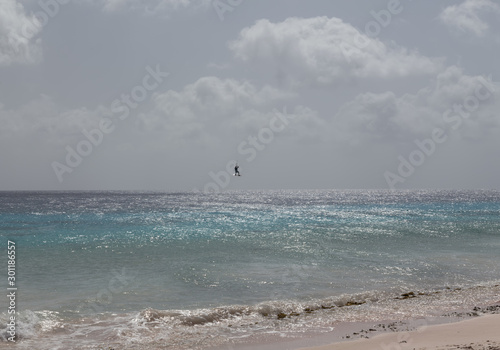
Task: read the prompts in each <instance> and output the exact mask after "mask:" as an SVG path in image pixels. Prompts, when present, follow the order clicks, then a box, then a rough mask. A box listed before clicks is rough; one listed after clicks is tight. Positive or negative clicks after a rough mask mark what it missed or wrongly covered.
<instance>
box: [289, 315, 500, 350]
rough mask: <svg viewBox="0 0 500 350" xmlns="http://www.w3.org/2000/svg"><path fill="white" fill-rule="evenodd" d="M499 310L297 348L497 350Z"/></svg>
mask: <svg viewBox="0 0 500 350" xmlns="http://www.w3.org/2000/svg"><path fill="white" fill-rule="evenodd" d="M499 329H500V314H486V315H481V316H478V317H474V318H471V319H467V320H462V321H459V322H452V323H446V324H438V325H430V326H421V327H419V328H417V329H416V330H411V331H396V332H392V333H382V334H377V335H375V336H374V337H372V338H368V339H357V340H352V341H344V342H338V343H332V344H329V345H321V346H313V347H304V348H298V349H297V350H375V349H383V350H385V349H391V350H413V349H418V350H455V349H456V350H458V349H464V350H465V349H467V350H500V332H498V330H499Z"/></svg>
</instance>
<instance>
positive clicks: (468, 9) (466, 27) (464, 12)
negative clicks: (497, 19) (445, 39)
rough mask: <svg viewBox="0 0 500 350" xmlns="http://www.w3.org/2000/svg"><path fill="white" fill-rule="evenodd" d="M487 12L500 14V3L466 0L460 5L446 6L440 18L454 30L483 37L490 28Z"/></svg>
mask: <svg viewBox="0 0 500 350" xmlns="http://www.w3.org/2000/svg"><path fill="white" fill-rule="evenodd" d="M487 13H496V14H497V15H498V14H500V5H498V4H496V3H494V2H493V1H491V0H465V1H464V2H462V3H461V4H459V5H451V6H448V7H446V8H445V9H444V10H443V11H442V12H441V14H440V15H439V19H440V20H441V21H442V22H443V23H444V24H446V25H447V26H448V28H450V30H452V31H454V32H459V33H471V34H473V35H475V36H477V37H483V36H485V35H486V33H487V32H488V30H489V28H490V26H489V24H488V22H487V21H486V20H485V19H484V17H485V16H484V15H485V14H487Z"/></svg>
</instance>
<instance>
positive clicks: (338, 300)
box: [0, 190, 500, 350]
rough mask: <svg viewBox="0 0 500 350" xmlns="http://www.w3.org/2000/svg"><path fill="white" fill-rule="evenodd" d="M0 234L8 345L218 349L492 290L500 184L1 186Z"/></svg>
mask: <svg viewBox="0 0 500 350" xmlns="http://www.w3.org/2000/svg"><path fill="white" fill-rule="evenodd" d="M0 236H1V243H0V246H1V248H2V249H1V254H0V262H1V264H2V265H3V266H4V268H1V269H0V270H1V271H3V272H2V275H3V276H0V281H1V282H0V287H1V288H2V289H3V291H2V293H4V294H5V295H7V294H8V293H7V288H8V285H7V277H8V276H7V264H8V262H7V260H8V257H7V241H8V240H10V241H12V242H15V246H16V270H15V272H16V287H17V291H16V322H17V324H16V334H17V342H16V347H15V348H16V349H17V348H18V349H109V348H113V349H115V350H116V349H206V348H210V347H214V348H219V349H232V348H233V346H235V345H237V344H239V343H242V342H249V341H258V340H259V339H268V340H269V339H271V340H272V339H278V338H279V339H295V338H300V337H301V336H304V335H305V334H326V333H328V332H331V331H332V330H334V329H335V327H337V326H338V325H339V324H341V323H342V322H347V321H359V322H363V321H376V320H401V319H406V318H418V317H427V316H438V315H442V314H443V313H446V312H450V311H453V310H458V309H467V308H470V307H473V306H475V305H480V304H488V303H491V302H495V301H498V300H499V299H500V297H499V295H498V291H499V289H498V284H499V281H500V253H499V252H500V192H499V191H486V190H485V191H447V190H439V191H438V190H432V191H431V190H428V191H427V190H426V191H423V190H422V191H384V190H380V191H377V190H373V191H367V190H359V191H356V190H352V191H351V190H349V191H347V190H345V191H339V190H294V191H234V192H224V193H220V194H200V193H159V192H0ZM409 292H413V293H414V294H413V295H410V296H412V297H410V298H404V297H401V295H402V294H404V293H409ZM413 296H415V297H413ZM8 305H9V300H8V298H7V297H3V298H1V300H0V331H1V334H0V348H11V347H10V346H11V345H12V344H9V343H10V342H9V341H8V334H7V333H6V330H7V323H8V317H9V316H10V315H8V313H7V310H8Z"/></svg>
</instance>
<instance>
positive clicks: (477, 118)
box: [335, 66, 500, 143]
mask: <svg viewBox="0 0 500 350" xmlns="http://www.w3.org/2000/svg"><path fill="white" fill-rule="evenodd" d="M486 81H487V80H486V78H483V77H480V76H469V75H465V74H464V73H463V71H462V70H461V69H460V68H458V67H456V66H452V67H450V68H448V69H447V70H446V71H444V72H442V73H441V74H439V75H438V76H437V78H436V79H435V81H434V82H433V83H432V84H431V85H430V86H429V87H426V88H423V89H421V90H420V91H418V92H417V93H416V94H405V95H402V96H399V97H398V96H396V94H395V93H394V92H386V93H381V94H374V93H364V94H360V95H358V96H357V97H356V98H355V99H354V100H353V101H351V102H349V103H347V104H345V105H344V106H343V107H342V108H341V109H340V110H339V113H338V114H337V116H336V122H335V123H336V125H337V126H338V127H339V128H340V131H341V132H340V133H339V135H340V136H341V137H344V138H345V139H347V140H349V141H350V142H352V143H358V142H363V141H367V140H371V141H374V140H378V141H389V142H392V141H400V142H413V140H414V139H415V138H416V137H429V135H431V133H432V130H433V129H434V128H436V127H439V128H442V129H443V130H447V131H449V132H450V133H451V132H457V133H458V134H460V135H462V136H463V137H468V138H480V137H484V136H485V135H487V134H489V133H491V132H494V131H498V130H499V128H500V115H499V114H498V110H500V90H499V89H498V87H495V86H494V84H491V83H486V84H485V82H486ZM476 102H477V103H476ZM475 103H476V104H475ZM460 106H462V107H460ZM446 111H449V112H448V114H447V116H445V114H446Z"/></svg>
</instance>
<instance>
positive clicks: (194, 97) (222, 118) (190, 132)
mask: <svg viewBox="0 0 500 350" xmlns="http://www.w3.org/2000/svg"><path fill="white" fill-rule="evenodd" d="M292 97H294V95H293V94H291V93H288V92H284V91H281V90H278V89H276V88H273V87H270V86H264V87H262V88H257V87H256V86H254V85H253V84H251V83H249V82H247V81H238V80H234V79H220V78H217V77H203V78H200V79H199V80H197V81H196V82H194V83H192V84H189V85H187V86H185V87H184V88H183V89H182V90H181V91H174V90H169V91H167V92H165V93H163V94H157V95H155V97H154V98H153V103H154V106H155V107H154V109H153V110H152V111H150V112H147V113H143V114H141V115H140V116H139V117H138V120H139V125H140V126H141V128H142V129H143V130H144V131H146V132H152V131H160V132H161V133H163V134H164V135H165V137H164V139H167V140H168V141H169V142H174V143H176V142H189V143H193V142H194V143H198V144H211V143H214V142H215V143H219V142H221V141H222V140H224V143H227V142H233V141H236V142H237V141H238V140H242V139H245V138H246V137H247V136H248V135H251V134H256V133H257V132H258V131H259V130H260V129H261V128H262V127H266V126H267V125H268V124H269V121H270V120H271V119H272V118H275V117H276V114H277V113H284V112H283V111H282V108H283V107H284V106H286V104H287V100H289V99H290V98H292ZM286 114H287V115H288V116H289V118H290V119H291V120H293V127H291V128H289V129H288V128H287V130H286V131H285V132H283V133H282V134H283V135H289V136H290V137H293V138H294V139H295V140H300V141H312V140H315V141H318V135H319V134H320V133H322V130H324V126H325V125H326V124H325V122H323V121H322V120H321V119H320V118H319V117H318V115H317V113H316V112H315V111H313V110H311V109H309V108H306V107H301V106H298V107H295V108H293V109H291V111H288V112H286Z"/></svg>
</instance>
